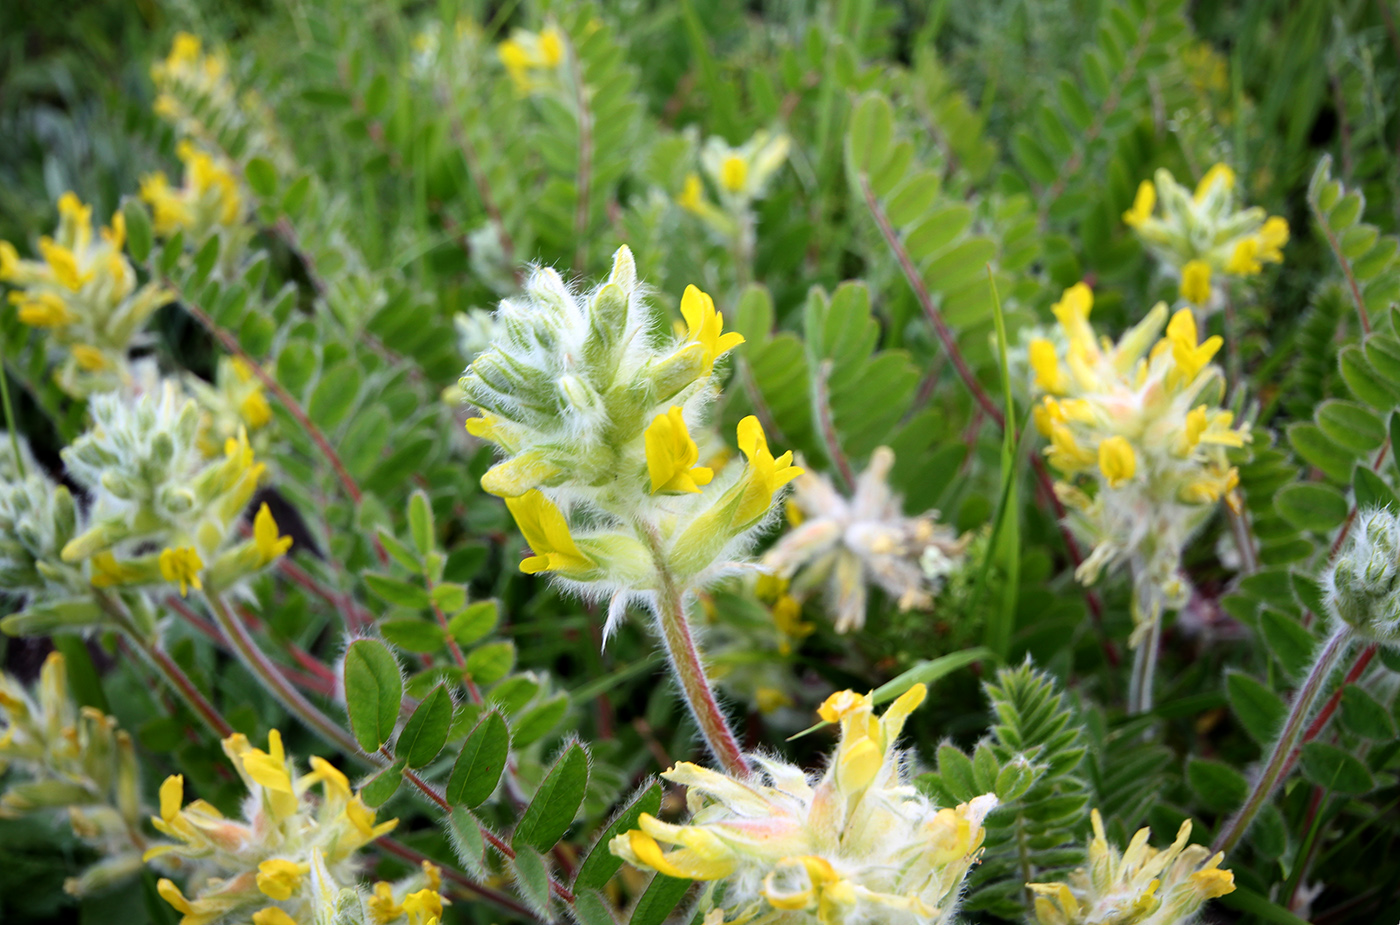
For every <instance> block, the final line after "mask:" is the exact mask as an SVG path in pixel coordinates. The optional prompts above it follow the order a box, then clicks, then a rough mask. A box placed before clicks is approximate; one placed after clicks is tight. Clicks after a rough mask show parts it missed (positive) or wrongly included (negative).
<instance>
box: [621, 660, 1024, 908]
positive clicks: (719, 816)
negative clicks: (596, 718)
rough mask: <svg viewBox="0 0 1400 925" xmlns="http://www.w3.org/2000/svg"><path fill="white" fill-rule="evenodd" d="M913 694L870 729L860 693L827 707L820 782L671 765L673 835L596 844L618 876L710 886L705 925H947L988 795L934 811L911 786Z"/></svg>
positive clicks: (763, 770) (770, 763) (639, 833)
mask: <svg viewBox="0 0 1400 925" xmlns="http://www.w3.org/2000/svg"><path fill="white" fill-rule="evenodd" d="M926 693H927V692H926V690H925V688H924V685H922V684H916V685H915V686H914V687H912V688H910V689H909V690H908V691H906V692H905V693H904V695H903V696H901V697H900V698H899V699H898V700H896V701H895V702H894V703H893V704H891V705H890V708H889V709H888V710H887V711H886V712H885V714H884V715H883V716H881V717H880V718H879V719H876V718H875V716H874V706H873V703H872V700H871V697H870V695H869V694H866V695H865V696H861V695H859V694H856V693H854V692H852V691H842V692H840V693H837V694H833V695H832V696H831V697H830V698H828V699H827V701H826V703H824V704H823V705H822V707H821V710H820V715H821V717H822V718H823V719H825V720H827V721H828V722H832V723H840V725H841V738H840V741H839V742H838V744H837V746H836V751H835V753H834V754H833V755H832V757H831V762H830V764H829V765H828V766H827V769H826V772H825V773H824V774H823V775H822V777H821V778H820V780H816V781H812V780H809V778H808V776H807V774H806V773H804V772H803V771H802V769H801V768H798V767H795V766H793V765H790V764H787V763H785V762H782V761H778V760H777V759H773V758H767V757H764V756H759V755H755V756H753V759H754V762H755V763H756V764H757V766H758V768H759V770H758V771H757V772H755V773H753V774H751V775H743V776H733V775H726V774H720V773H718V772H716V771H711V770H708V769H706V768H701V767H698V766H696V765H693V764H687V763H681V764H677V765H676V766H675V767H673V768H671V769H670V770H669V771H667V772H666V773H664V774H663V775H662V777H664V778H666V779H667V780H669V781H671V782H673V783H677V784H681V785H683V786H685V787H686V788H687V794H686V805H687V807H688V808H689V810H690V819H689V821H688V822H687V823H685V824H683V825H674V824H671V823H667V822H662V821H661V820H660V819H656V818H654V817H653V816H650V815H647V814H643V815H642V816H641V817H640V819H639V821H638V824H639V826H640V828H638V829H634V830H632V831H630V832H627V833H625V834H623V835H619V836H617V837H616V838H614V839H613V840H612V842H611V843H610V844H609V849H610V850H611V851H612V853H613V854H615V855H617V856H618V857H621V858H623V859H624V860H626V861H627V862H628V863H630V864H632V865H634V866H636V867H640V868H644V869H647V870H654V871H657V872H659V873H662V874H665V875H667V876H670V877H680V878H684V879H688V880H699V881H706V882H708V883H711V884H712V886H710V887H709V888H708V889H707V890H706V891H705V893H704V894H703V897H702V899H701V903H702V906H703V907H706V908H707V910H708V911H707V914H706V916H705V922H706V923H734V925H742V923H752V925H759V923H763V925H806V923H812V925H817V923H819V925H857V923H866V922H881V923H885V925H934V923H939V925H942V923H948V922H952V921H953V916H954V913H955V911H956V909H957V904H958V900H959V898H960V895H961V892H962V887H963V880H964V878H965V877H966V875H967V872H968V870H969V868H971V867H972V865H973V864H975V863H977V860H978V857H979V855H980V854H981V847H982V840H983V837H984V832H983V829H982V820H983V819H984V818H985V817H986V815H987V813H988V812H990V811H991V810H992V809H993V808H994V807H995V806H996V803H997V799H996V797H995V796H993V795H992V794H985V795H983V796H980V797H977V798H976V799H974V800H972V801H971V802H969V803H964V804H961V805H959V806H957V807H956V808H952V809H938V808H937V807H935V806H934V805H933V804H932V803H931V802H930V801H929V800H928V798H927V797H925V796H923V795H922V794H921V793H920V792H919V791H918V790H917V789H915V787H914V786H913V784H912V781H911V775H910V772H909V768H908V763H907V759H906V757H905V755H904V753H903V752H901V751H900V750H899V749H898V748H897V747H896V745H897V743H898V741H899V736H900V733H901V731H902V730H903V728H904V722H905V720H906V719H907V718H908V717H909V714H910V713H911V712H913V710H914V709H915V708H916V707H918V706H919V704H920V703H922V702H923V700H924V697H925V695H926Z"/></svg>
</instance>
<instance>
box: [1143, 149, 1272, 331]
mask: <svg viewBox="0 0 1400 925" xmlns="http://www.w3.org/2000/svg"><path fill="white" fill-rule="evenodd" d="M1159 204H1160V205H1161V214H1160V215H1158V214H1157V206H1158V205H1159ZM1123 221H1124V222H1126V223H1127V224H1128V227H1130V228H1132V229H1133V231H1134V232H1136V233H1137V236H1138V237H1139V238H1140V239H1141V240H1142V242H1143V244H1145V245H1146V246H1147V248H1148V249H1149V250H1151V251H1152V253H1153V255H1155V256H1156V257H1157V259H1158V260H1159V261H1160V262H1161V265H1162V269H1163V270H1164V271H1165V272H1166V273H1168V274H1169V275H1171V276H1173V277H1175V278H1176V280H1177V282H1178V285H1179V286H1180V289H1181V297H1182V298H1183V299H1185V300H1186V301H1187V302H1190V303H1191V304H1192V305H1194V306H1196V307H1197V308H1198V309H1199V310H1200V311H1201V313H1202V315H1204V314H1206V313H1209V312H1213V311H1215V310H1217V309H1218V308H1220V307H1221V306H1222V305H1223V304H1224V302H1225V285H1226V282H1227V281H1228V279H1230V278H1243V277H1248V276H1255V275H1257V274H1259V273H1262V272H1263V271H1264V265H1265V264H1267V263H1282V262H1283V246H1284V245H1285V244H1287V243H1288V222H1287V220H1286V219H1283V218H1280V217H1279V216H1277V215H1272V216H1271V215H1269V214H1268V213H1266V212H1265V211H1264V210H1263V209H1261V208H1259V207H1258V206H1252V207H1250V208H1245V209H1242V208H1239V206H1238V205H1237V204H1236V201H1235V172H1234V171H1233V170H1231V169H1230V168H1229V167H1228V166H1226V165H1225V164H1216V165H1215V166H1214V167H1212V168H1211V169H1210V170H1208V171H1206V175H1205V176H1204V177H1202V178H1201V182H1200V183H1198V184H1197V185H1196V191H1195V192H1194V193H1191V192H1189V191H1187V190H1186V189H1185V188H1184V187H1182V186H1181V185H1180V184H1178V183H1177V182H1176V180H1175V179H1174V178H1173V177H1172V175H1171V173H1170V172H1168V171H1166V170H1158V171H1157V174H1156V177H1155V179H1154V180H1143V181H1142V183H1141V184H1140V185H1139V186H1138V191H1137V196H1136V197H1135V198H1134V199H1133V207H1132V208H1131V209H1129V210H1128V211H1127V212H1124V213H1123Z"/></svg>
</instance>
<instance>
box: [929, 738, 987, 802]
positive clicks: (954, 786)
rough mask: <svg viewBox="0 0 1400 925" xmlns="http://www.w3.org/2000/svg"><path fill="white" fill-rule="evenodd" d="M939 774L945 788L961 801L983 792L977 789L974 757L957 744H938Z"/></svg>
mask: <svg viewBox="0 0 1400 925" xmlns="http://www.w3.org/2000/svg"><path fill="white" fill-rule="evenodd" d="M938 776H939V777H940V778H942V781H943V787H944V789H946V790H947V791H948V792H949V793H950V794H952V795H953V796H954V797H956V798H957V799H958V801H960V802H966V801H967V800H970V799H972V798H973V797H974V796H976V795H977V794H979V793H981V792H982V791H980V790H978V789H977V777H976V772H975V771H974V770H973V767H972V759H970V758H968V757H967V756H966V755H964V754H963V753H962V750H961V749H959V748H957V747H956V746H953V745H940V746H938Z"/></svg>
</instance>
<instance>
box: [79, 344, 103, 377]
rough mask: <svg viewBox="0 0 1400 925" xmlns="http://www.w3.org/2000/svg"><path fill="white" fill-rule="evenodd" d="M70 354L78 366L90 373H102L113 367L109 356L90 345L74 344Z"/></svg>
mask: <svg viewBox="0 0 1400 925" xmlns="http://www.w3.org/2000/svg"><path fill="white" fill-rule="evenodd" d="M70 352H71V353H72V354H73V359H74V360H76V361H77V363H78V365H79V366H81V367H82V368H83V369H85V370H87V371H88V372H90V373H100V372H102V371H103V370H104V369H110V368H111V367H112V363H111V361H110V360H108V359H107V355H106V354H104V353H103V352H102V351H101V350H98V349H97V348H96V347H93V346H91V345H90V344H74V345H73V347H72V349H71V350H70Z"/></svg>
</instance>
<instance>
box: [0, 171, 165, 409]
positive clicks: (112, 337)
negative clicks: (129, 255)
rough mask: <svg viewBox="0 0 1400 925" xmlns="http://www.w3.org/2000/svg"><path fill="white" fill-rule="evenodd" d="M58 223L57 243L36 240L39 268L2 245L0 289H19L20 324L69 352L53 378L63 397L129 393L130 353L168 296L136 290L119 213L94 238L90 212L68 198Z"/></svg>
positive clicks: (153, 288)
mask: <svg viewBox="0 0 1400 925" xmlns="http://www.w3.org/2000/svg"><path fill="white" fill-rule="evenodd" d="M58 215H59V219H58V228H57V229H56V230H55V232H54V234H53V236H52V237H49V236H47V235H45V236H44V237H41V238H40V239H39V256H40V259H39V260H24V259H21V258H20V256H19V252H18V251H17V250H16V249H15V247H14V245H13V244H11V243H9V242H8V241H0V282H3V283H9V284H10V285H11V286H14V287H16V289H15V291H13V292H11V293H10V295H9V302H10V304H11V305H13V306H15V307H16V309H17V311H18V313H19V320H20V321H22V322H24V323H25V324H27V325H29V326H30V327H33V328H39V329H42V330H44V331H45V332H46V333H47V334H48V336H49V339H50V341H51V342H52V343H53V344H54V345H55V346H57V347H59V348H61V349H62V350H63V351H64V356H63V360H62V362H61V363H60V365H59V368H58V370H57V371H56V372H55V374H54V378H55V380H56V381H57V382H58V384H59V385H60V386H61V387H62V388H63V390H64V391H65V392H67V393H69V394H70V395H73V396H75V397H79V398H83V397H86V396H88V395H90V394H93V393H95V392H104V391H109V390H112V389H118V388H130V387H131V386H132V385H133V383H134V379H133V376H132V372H131V366H130V363H129V361H128V358H127V354H128V351H129V349H130V348H131V347H132V346H133V345H134V344H135V343H136V341H137V338H138V337H139V335H140V334H141V332H142V330H143V329H144V328H145V325H146V321H147V319H148V318H150V316H151V313H152V312H154V311H155V310H156V309H157V308H159V307H160V306H161V305H163V304H165V302H167V301H168V300H169V298H170V296H169V293H168V292H166V291H165V290H164V289H162V288H160V287H159V286H157V285H154V284H151V283H148V284H146V285H144V286H141V287H139V288H138V287H137V285H136V272H135V270H134V269H133V268H132V266H131V263H130V262H129V261H128V260H127V259H126V255H125V253H124V252H123V247H124V246H125V244H126V222H125V220H124V218H123V216H122V214H121V213H120V212H118V213H116V214H115V215H113V216H112V224H111V225H110V226H105V227H103V228H102V229H101V230H100V232H99V233H98V234H96V235H94V233H93V226H92V209H91V207H89V206H85V205H83V203H82V202H81V201H80V200H79V199H78V197H77V196H76V195H74V194H73V193H71V192H69V193H64V194H63V195H62V196H61V197H60V198H59V200H58Z"/></svg>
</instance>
